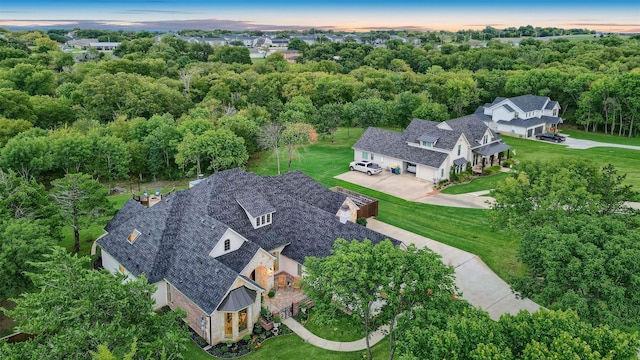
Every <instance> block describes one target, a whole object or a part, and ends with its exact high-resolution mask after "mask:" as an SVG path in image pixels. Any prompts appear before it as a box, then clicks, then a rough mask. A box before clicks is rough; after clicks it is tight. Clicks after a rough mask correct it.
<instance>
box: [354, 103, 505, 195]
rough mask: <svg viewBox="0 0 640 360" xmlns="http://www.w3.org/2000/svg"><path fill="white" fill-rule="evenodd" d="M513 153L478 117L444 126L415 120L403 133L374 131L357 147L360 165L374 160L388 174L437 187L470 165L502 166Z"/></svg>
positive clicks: (469, 117) (363, 137)
mask: <svg viewBox="0 0 640 360" xmlns="http://www.w3.org/2000/svg"><path fill="white" fill-rule="evenodd" d="M509 149H510V146H509V145H506V144H504V143H503V142H502V140H501V139H500V137H499V136H498V135H497V134H496V133H495V132H494V131H493V130H491V129H490V128H489V127H488V126H487V125H486V124H485V123H484V122H482V120H480V119H478V118H477V117H476V116H474V115H469V116H464V117H461V118H457V119H451V120H447V121H444V122H441V123H438V122H434V121H427V120H421V119H413V121H411V123H410V124H409V126H407V128H406V129H405V130H404V132H401V133H400V132H395V131H390V130H384V129H379V128H373V127H370V128H368V129H367V130H366V131H365V132H364V134H362V136H361V137H360V139H358V141H357V142H356V143H355V145H353V150H354V159H355V160H356V161H360V160H370V161H373V162H376V163H378V164H379V165H380V166H381V167H382V168H383V169H387V170H388V169H390V168H391V167H399V168H400V169H401V172H405V171H407V172H411V173H415V175H416V177H418V178H421V179H424V180H428V181H433V182H434V183H436V182H439V181H441V180H446V179H449V175H450V173H451V172H452V171H453V172H455V173H460V172H461V171H464V170H465V169H466V166H467V163H471V165H472V166H474V167H476V166H477V168H478V169H481V168H482V167H484V166H492V165H495V164H500V163H501V161H502V158H503V157H507V158H508V157H509Z"/></svg>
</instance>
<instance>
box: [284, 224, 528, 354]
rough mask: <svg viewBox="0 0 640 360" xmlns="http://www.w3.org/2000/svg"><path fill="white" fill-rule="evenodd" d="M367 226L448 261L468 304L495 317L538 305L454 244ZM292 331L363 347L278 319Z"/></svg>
mask: <svg viewBox="0 0 640 360" xmlns="http://www.w3.org/2000/svg"><path fill="white" fill-rule="evenodd" d="M367 227H368V228H370V229H372V230H374V231H377V232H379V233H382V234H385V235H387V236H389V237H392V238H394V239H397V240H400V241H402V242H403V243H404V244H405V245H409V244H415V245H416V246H417V247H419V248H422V247H425V246H426V247H428V248H429V249H431V250H433V251H434V252H436V253H437V254H439V255H440V256H442V261H443V262H444V263H445V264H447V265H451V266H453V267H454V269H455V273H456V285H458V288H459V289H460V291H461V292H462V298H463V299H465V300H467V301H469V303H471V304H472V305H474V306H476V307H478V308H481V309H483V310H485V311H487V312H488V313H489V316H490V317H491V318H492V319H494V320H498V319H499V318H500V316H501V315H503V314H507V313H509V314H514V315H515V314H517V313H518V312H519V311H520V310H528V311H532V312H533V311H537V310H538V309H540V306H539V305H538V304H536V303H534V302H533V301H531V300H529V299H518V298H516V296H515V295H514V294H513V293H512V292H511V287H510V286H509V285H508V284H507V283H506V282H504V281H503V280H502V279H500V278H499V277H498V275H496V274H495V273H494V272H493V271H491V269H489V267H488V266H487V265H486V264H485V263H484V262H483V261H482V260H480V258H479V257H478V256H477V255H474V254H471V253H469V252H466V251H463V250H460V249H457V248H454V247H452V246H449V245H445V244H443V243H440V242H437V241H435V240H432V239H429V238H426V237H424V236H420V235H417V234H414V233H412V232H409V231H406V230H403V229H400V228H398V227H395V226H392V225H389V224H386V223H383V222H381V221H378V220H375V219H368V220H367ZM282 322H283V323H284V324H285V325H287V326H288V327H289V328H290V329H291V330H293V332H295V333H296V334H297V335H298V336H300V337H301V338H302V339H303V340H304V341H306V342H308V343H309V344H312V345H315V346H318V347H321V348H323V349H327V350H333V351H358V350H364V349H366V348H367V345H366V342H365V339H364V338H362V339H360V340H356V341H351V342H339V341H330V340H325V339H322V338H320V337H318V336H316V335H314V334H313V333H312V332H310V331H309V330H307V329H306V328H305V327H304V326H302V325H301V324H300V323H298V322H297V321H296V320H294V319H293V318H287V319H285V320H283V321H282ZM386 330H388V328H387V327H382V328H380V329H378V330H377V331H375V332H374V333H373V334H371V337H370V338H369V344H370V345H371V346H373V345H375V344H376V343H378V342H379V341H380V340H382V339H383V338H384V337H385V332H386Z"/></svg>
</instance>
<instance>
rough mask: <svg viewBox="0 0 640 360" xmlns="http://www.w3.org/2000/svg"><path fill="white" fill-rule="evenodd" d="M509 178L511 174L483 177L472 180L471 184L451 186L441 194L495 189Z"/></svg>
mask: <svg viewBox="0 0 640 360" xmlns="http://www.w3.org/2000/svg"><path fill="white" fill-rule="evenodd" d="M507 176H509V174H507V173H498V174H495V175H491V176H481V177H477V178H475V179H473V180H471V182H469V183H466V184H461V185H455V186H449V187H448V188H444V189H442V190H441V191H440V192H442V193H444V194H451V195H457V194H465V193H470V192H474V191H481V190H490V189H495V187H496V184H497V183H499V182H501V181H504V179H506V178H507Z"/></svg>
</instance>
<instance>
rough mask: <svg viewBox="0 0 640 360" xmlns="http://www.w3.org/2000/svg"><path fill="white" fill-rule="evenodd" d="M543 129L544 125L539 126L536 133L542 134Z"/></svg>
mask: <svg viewBox="0 0 640 360" xmlns="http://www.w3.org/2000/svg"><path fill="white" fill-rule="evenodd" d="M543 129H544V126H539V127H537V128H535V130H534V133H535V134H536V135H540V134H542V130H543Z"/></svg>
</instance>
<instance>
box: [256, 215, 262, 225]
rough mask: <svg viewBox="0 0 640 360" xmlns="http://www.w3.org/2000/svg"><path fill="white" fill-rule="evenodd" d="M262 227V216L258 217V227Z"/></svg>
mask: <svg viewBox="0 0 640 360" xmlns="http://www.w3.org/2000/svg"><path fill="white" fill-rule="evenodd" d="M260 225H262V216H258V217H257V218H256V226H260Z"/></svg>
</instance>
